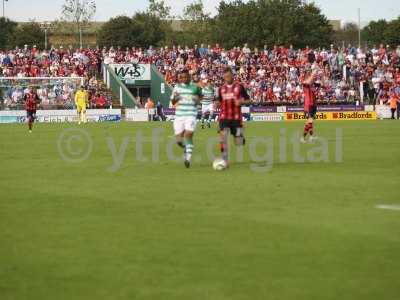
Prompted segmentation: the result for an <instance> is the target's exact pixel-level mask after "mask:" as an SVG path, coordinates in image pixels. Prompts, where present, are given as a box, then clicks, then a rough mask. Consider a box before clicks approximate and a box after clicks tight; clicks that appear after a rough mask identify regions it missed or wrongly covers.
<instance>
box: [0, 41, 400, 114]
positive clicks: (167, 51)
mask: <svg viewBox="0 0 400 300" xmlns="http://www.w3.org/2000/svg"><path fill="white" fill-rule="evenodd" d="M399 58H400V46H399V47H397V48H395V49H394V48H391V47H389V46H386V47H385V46H384V45H380V46H379V47H372V48H356V47H353V46H351V45H349V46H348V47H342V48H336V47H334V46H333V45H331V47H329V48H328V49H325V48H319V49H311V48H309V47H306V48H305V49H300V50H299V49H294V48H293V46H290V47H288V48H286V47H283V46H274V47H272V48H269V47H267V46H264V48H263V49H258V48H255V49H250V48H249V46H248V45H247V44H245V45H244V46H243V47H234V48H233V49H230V50H228V49H225V48H223V47H221V46H220V45H218V44H216V45H215V46H205V45H203V44H202V45H200V47H198V46H197V45H196V46H194V47H193V48H189V47H181V46H173V47H168V46H166V47H162V48H157V49H156V48H153V47H151V46H150V47H149V48H148V49H142V48H136V47H132V48H125V49H122V48H121V47H117V48H113V47H111V48H103V49H100V48H97V49H89V48H87V49H73V48H72V47H68V48H66V49H64V48H63V47H59V48H55V47H52V48H51V49H50V50H49V51H46V50H45V51H40V50H38V49H37V48H36V47H35V46H34V47H32V48H29V47H28V46H25V47H24V48H21V49H19V48H16V49H14V50H10V51H0V77H17V78H25V77H35V78H37V77H82V78H84V79H83V80H84V82H85V84H86V85H87V87H88V90H89V92H90V105H91V107H107V106H108V105H110V104H111V102H112V101H111V99H112V96H111V94H110V93H109V92H108V91H107V89H106V88H105V86H104V83H102V82H101V80H99V79H98V78H99V74H100V71H101V64H102V63H103V62H104V63H105V64H110V63H135V64H136V63H145V64H154V65H156V66H157V67H158V70H159V71H160V72H161V73H162V74H163V75H164V76H165V79H166V81H167V83H168V84H170V85H172V86H173V85H175V84H176V81H177V74H178V73H179V71H180V70H182V69H188V70H189V71H190V73H191V74H192V77H193V80H194V81H197V80H199V78H200V76H201V75H202V74H206V75H207V76H208V78H209V80H210V81H211V82H213V83H214V84H215V85H216V86H219V85H221V84H222V80H223V79H222V73H223V72H222V71H223V70H224V69H225V68H226V67H231V68H232V70H233V71H234V73H235V76H236V78H237V80H240V81H241V82H242V83H243V84H244V85H245V87H246V88H247V90H248V92H249V94H250V96H251V98H252V99H254V100H255V101H256V103H258V104H259V105H278V104H285V105H296V104H300V103H301V102H302V101H303V93H302V81H303V79H304V76H305V73H306V70H307V69H310V68H311V69H315V70H318V74H319V76H318V79H317V86H318V89H317V97H318V102H319V103H325V104H332V103H355V102H357V101H358V102H361V103H371V104H375V103H379V102H381V101H382V102H386V101H387V100H388V99H389V98H390V96H391V94H392V93H398V94H400V59H399ZM38 89H39V91H38V92H39V93H40V96H41V99H42V103H43V106H46V105H47V104H48V105H51V104H53V105H56V106H57V107H59V106H64V107H70V106H73V101H72V99H73V96H72V91H73V87H72V86H70V85H69V84H68V83H65V84H58V85H52V86H51V87H46V86H39V88H38ZM2 93H3V99H4V100H3V103H5V104H7V105H6V106H7V107H13V105H16V104H18V103H19V102H20V101H21V94H22V95H23V88H22V87H18V85H17V84H16V85H10V86H9V87H8V89H4V86H3V87H2Z"/></svg>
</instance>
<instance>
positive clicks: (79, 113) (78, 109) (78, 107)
mask: <svg viewBox="0 0 400 300" xmlns="http://www.w3.org/2000/svg"><path fill="white" fill-rule="evenodd" d="M76 112H77V114H78V124H79V125H80V124H81V121H82V116H81V107H80V106H79V105H78V106H77V107H76Z"/></svg>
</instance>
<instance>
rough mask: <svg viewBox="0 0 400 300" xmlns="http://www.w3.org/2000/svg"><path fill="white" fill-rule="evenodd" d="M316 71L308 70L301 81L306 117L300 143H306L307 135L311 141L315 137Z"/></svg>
mask: <svg viewBox="0 0 400 300" xmlns="http://www.w3.org/2000/svg"><path fill="white" fill-rule="evenodd" d="M316 76H317V74H316V72H311V70H310V71H308V72H307V74H306V78H305V80H304V82H303V92H304V114H305V117H306V119H307V120H306V123H305V125H304V134H303V137H302V138H301V142H302V143H306V137H307V135H310V141H311V142H312V141H313V140H314V139H315V138H314V136H313V134H314V119H315V115H316V113H317V101H316V100H317V99H316V95H315V94H316V92H315V78H316Z"/></svg>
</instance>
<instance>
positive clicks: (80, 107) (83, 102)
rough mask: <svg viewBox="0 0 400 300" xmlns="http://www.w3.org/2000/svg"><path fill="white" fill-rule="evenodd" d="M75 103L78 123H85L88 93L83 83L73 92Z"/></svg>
mask: <svg viewBox="0 0 400 300" xmlns="http://www.w3.org/2000/svg"><path fill="white" fill-rule="evenodd" d="M75 105H76V109H77V111H78V118H79V121H78V124H81V122H83V123H86V122H87V118H86V107H87V106H88V105H89V94H88V92H87V91H86V90H85V87H84V86H83V85H82V86H81V88H80V89H79V91H77V92H76V94H75Z"/></svg>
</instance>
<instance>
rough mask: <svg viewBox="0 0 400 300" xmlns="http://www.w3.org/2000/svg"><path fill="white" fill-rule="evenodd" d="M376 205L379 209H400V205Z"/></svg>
mask: <svg viewBox="0 0 400 300" xmlns="http://www.w3.org/2000/svg"><path fill="white" fill-rule="evenodd" d="M375 207H376V208H378V209H386V210H399V211H400V205H377V206H375Z"/></svg>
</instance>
